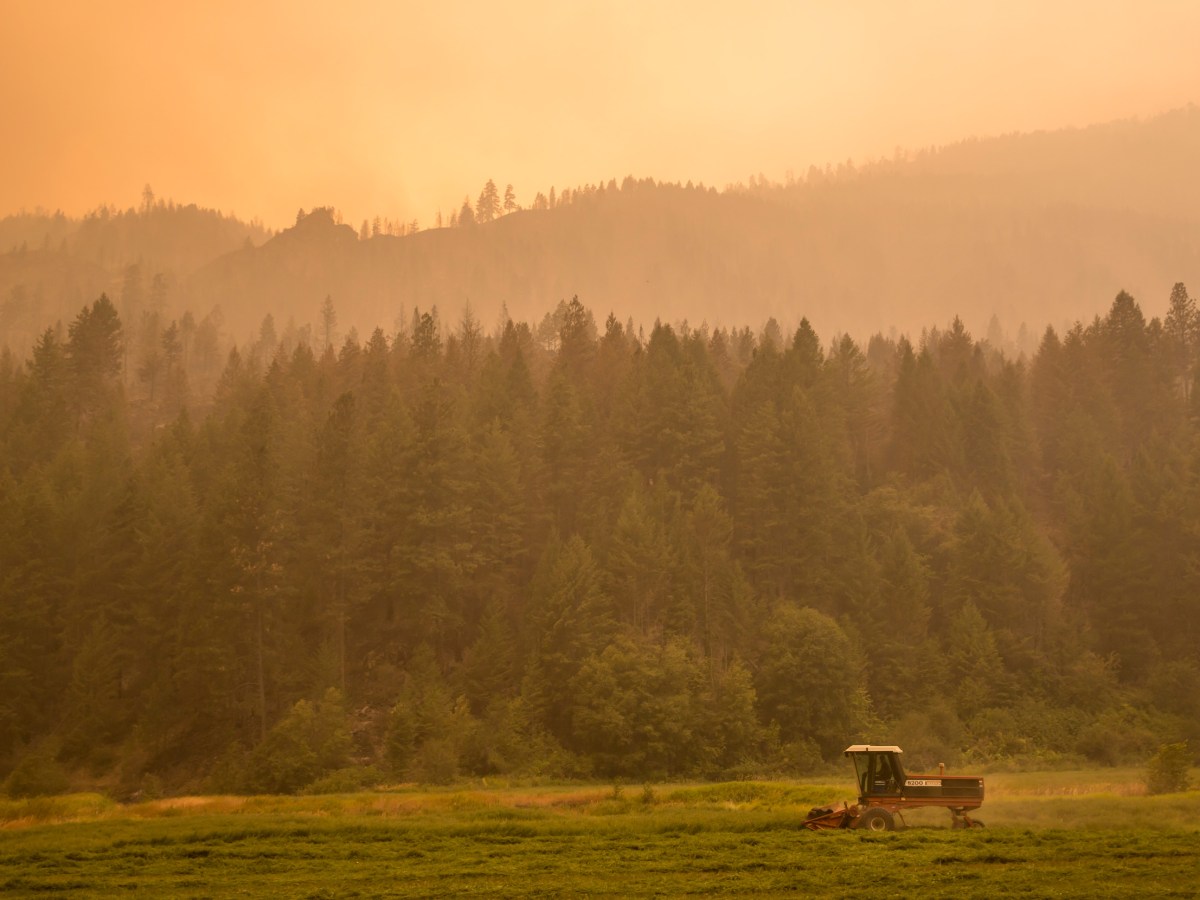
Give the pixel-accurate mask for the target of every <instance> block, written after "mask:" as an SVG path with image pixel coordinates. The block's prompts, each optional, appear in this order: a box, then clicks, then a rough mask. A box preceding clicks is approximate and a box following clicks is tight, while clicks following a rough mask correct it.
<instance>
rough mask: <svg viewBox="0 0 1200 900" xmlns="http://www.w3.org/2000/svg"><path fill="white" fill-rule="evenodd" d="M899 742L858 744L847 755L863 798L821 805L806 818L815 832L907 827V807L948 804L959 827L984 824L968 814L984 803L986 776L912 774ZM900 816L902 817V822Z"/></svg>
mask: <svg viewBox="0 0 1200 900" xmlns="http://www.w3.org/2000/svg"><path fill="white" fill-rule="evenodd" d="M903 752H904V751H902V750H901V749H900V748H899V747H874V746H871V745H869V744H854V745H853V746H851V747H847V748H846V751H845V755H846V756H849V757H851V758H853V760H854V770H855V772H856V774H857V775H858V803H856V804H855V805H853V806H851V805H850V804H848V803H846V804H843V805H842V808H841V809H835V808H833V807H817V808H816V809H814V810H812V812H810V813H809V814H808V818H807V819H805V820H804V827H805V828H810V829H812V830H813V831H820V830H822V829H825V828H865V829H867V830H868V831H894V830H895V829H896V828H897V827H900V828H903V827H904V810H906V809H923V808H925V807H929V806H942V807H945V808H946V809H948V810H950V816H951V820H952V826H953V827H954V828H982V827H983V823H982V822H980V821H979V820H978V819H973V818H971V817H970V816H969V815H967V813H968V812H969V811H973V810H976V809H979V807H980V806H982V805H983V779H982V778H980V777H979V776H977V775H947V774H945V766H938V769H939V771H938V774H936V775H908V774H906V773H905V771H904V767H903V766H902V765H901V764H900V754H901V753H903ZM897 820H898V821H897Z"/></svg>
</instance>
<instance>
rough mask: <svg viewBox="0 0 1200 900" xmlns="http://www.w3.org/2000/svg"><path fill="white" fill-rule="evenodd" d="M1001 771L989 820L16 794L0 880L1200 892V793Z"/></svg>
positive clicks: (802, 794)
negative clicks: (840, 825) (865, 822)
mask: <svg viewBox="0 0 1200 900" xmlns="http://www.w3.org/2000/svg"><path fill="white" fill-rule="evenodd" d="M1139 775H1140V773H1137V772H1133V771H1123V770H1093V771H1089V772H1054V773H1025V774H1012V775H1004V774H999V775H990V776H988V800H987V802H985V804H984V806H983V809H982V810H980V818H982V819H984V820H985V821H986V822H987V825H988V827H987V828H985V829H983V830H972V831H954V830H951V829H950V828H949V814H948V813H945V812H944V811H940V810H939V811H932V810H927V811H924V812H923V814H922V815H920V816H916V815H910V816H909V817H908V824H909V827H908V828H907V829H906V830H904V831H898V832H893V833H887V834H880V835H869V834H865V833H862V832H858V831H841V832H822V833H815V832H809V831H806V830H804V828H803V826H802V822H803V819H804V816H805V814H806V813H807V811H808V809H809V808H810V807H812V806H814V805H818V804H824V803H829V802H831V801H834V800H838V801H840V800H843V799H847V800H848V799H850V797H849V796H848V793H849V787H848V786H847V784H846V783H845V780H844V779H841V780H835V779H830V780H828V781H823V782H816V781H814V782H803V783H800V782H736V783H726V784H700V785H653V786H640V785H626V786H616V785H607V786H601V785H594V786H579V785H567V786H549V787H547V786H526V787H520V786H508V785H500V786H498V785H494V784H493V785H484V784H477V785H472V786H469V787H464V786H460V787H457V788H454V789H443V790H424V789H418V788H412V787H397V788H394V789H391V790H381V791H377V792H370V793H359V794H344V795H332V796H312V797H187V798H172V799H164V800H156V801H149V802H144V803H137V804H128V805H122V804H117V803H114V802H113V801H111V800H108V799H106V798H104V797H102V796H100V795H95V794H77V795H71V796H67V797H57V798H39V799H32V800H23V801H4V802H0V894H3V895H4V896H5V897H32V896H37V897H46V896H72V897H93V896H96V897H99V896H114V895H129V894H133V895H135V896H138V897H144V896H149V897H179V898H201V897H233V896H251V897H289V898H295V897H311V898H329V897H437V896H451V895H457V896H488V897H529V896H534V897H537V896H542V897H557V896H588V897H656V896H658V897H667V896H722V895H737V896H746V895H751V896H787V895H793V896H794V895H812V894H818V893H819V894H824V895H827V896H848V895H854V896H856V897H868V898H869V897H884V896H887V897H896V896H912V895H915V894H917V893H920V895H921V896H927V897H950V896H963V895H964V894H970V895H974V896H981V897H982V896H988V897H1009V896H1024V897H1031V896H1033V897H1131V896H1135V895H1136V896H1155V897H1196V896H1197V895H1198V891H1200V878H1198V876H1200V792H1198V791H1191V792H1188V793H1182V794H1171V795H1161V796H1156V797H1148V796H1144V795H1143V789H1142V787H1141V782H1140V778H1139Z"/></svg>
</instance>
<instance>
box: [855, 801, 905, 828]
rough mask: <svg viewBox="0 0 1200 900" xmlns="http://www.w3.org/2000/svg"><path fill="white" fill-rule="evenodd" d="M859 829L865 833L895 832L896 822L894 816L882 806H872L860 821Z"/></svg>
mask: <svg viewBox="0 0 1200 900" xmlns="http://www.w3.org/2000/svg"><path fill="white" fill-rule="evenodd" d="M857 827H859V828H862V829H863V830H864V831H895V830H896V820H895V819H894V818H893V817H892V814H891V813H890V812H888V811H887V810H886V809H884V808H882V807H880V806H872V807H871V808H870V809H868V810H867V811H866V812H865V813H863V814H862V817H861V818H860V819H859V820H858V825H857Z"/></svg>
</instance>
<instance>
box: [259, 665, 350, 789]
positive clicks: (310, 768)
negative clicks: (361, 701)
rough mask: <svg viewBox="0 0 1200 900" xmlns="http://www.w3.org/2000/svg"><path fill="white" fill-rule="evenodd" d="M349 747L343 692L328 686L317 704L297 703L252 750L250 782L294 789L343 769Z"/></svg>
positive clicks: (263, 787)
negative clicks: (343, 707)
mask: <svg viewBox="0 0 1200 900" xmlns="http://www.w3.org/2000/svg"><path fill="white" fill-rule="evenodd" d="M350 745H351V741H350V732H349V730H348V729H347V727H346V715H345V712H344V711H343V709H342V696H341V694H340V693H339V692H338V691H337V690H335V689H333V688H330V689H329V690H328V691H327V692H326V694H325V696H324V698H322V700H321V701H320V702H319V703H316V704H313V703H311V702H309V701H308V700H301V701H300V702H298V703H297V704H296V705H295V706H293V707H292V709H291V711H290V712H289V713H288V714H287V715H286V716H284V718H283V720H282V721H281V722H279V724H277V725H276V726H275V727H274V728H272V729H271V731H270V733H269V734H268V735H267V739H266V740H265V741H263V742H262V743H261V744H259V745H258V746H257V747H255V748H254V752H253V753H252V754H251V757H250V771H249V785H248V786H249V788H250V790H252V791H258V792H261V793H268V794H290V793H295V792H296V791H298V790H300V789H301V788H303V787H305V786H306V785H308V784H311V783H312V782H313V781H315V780H316V779H318V778H320V777H321V776H322V775H324V774H326V773H328V772H331V771H333V770H335V769H340V768H342V767H343V766H344V765H345V764H346V762H347V761H348V757H349V754H350Z"/></svg>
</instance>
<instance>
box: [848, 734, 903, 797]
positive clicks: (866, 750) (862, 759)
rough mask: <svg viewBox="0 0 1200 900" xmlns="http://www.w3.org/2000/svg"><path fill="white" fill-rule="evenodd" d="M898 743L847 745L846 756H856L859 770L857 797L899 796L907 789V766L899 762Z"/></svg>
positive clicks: (856, 765)
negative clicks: (905, 779) (887, 744)
mask: <svg viewBox="0 0 1200 900" xmlns="http://www.w3.org/2000/svg"><path fill="white" fill-rule="evenodd" d="M903 752H904V751H903V750H901V749H900V748H899V747H874V746H871V745H870V744H854V745H853V746H850V747H847V748H846V751H845V753H846V756H849V757H851V758H852V759H853V760H854V771H855V772H856V773H857V774H858V799H859V802H860V803H866V802H867V798H869V797H899V796H900V795H901V794H902V793H903V791H904V767H903V766H901V765H900V754H901V753H903Z"/></svg>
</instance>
